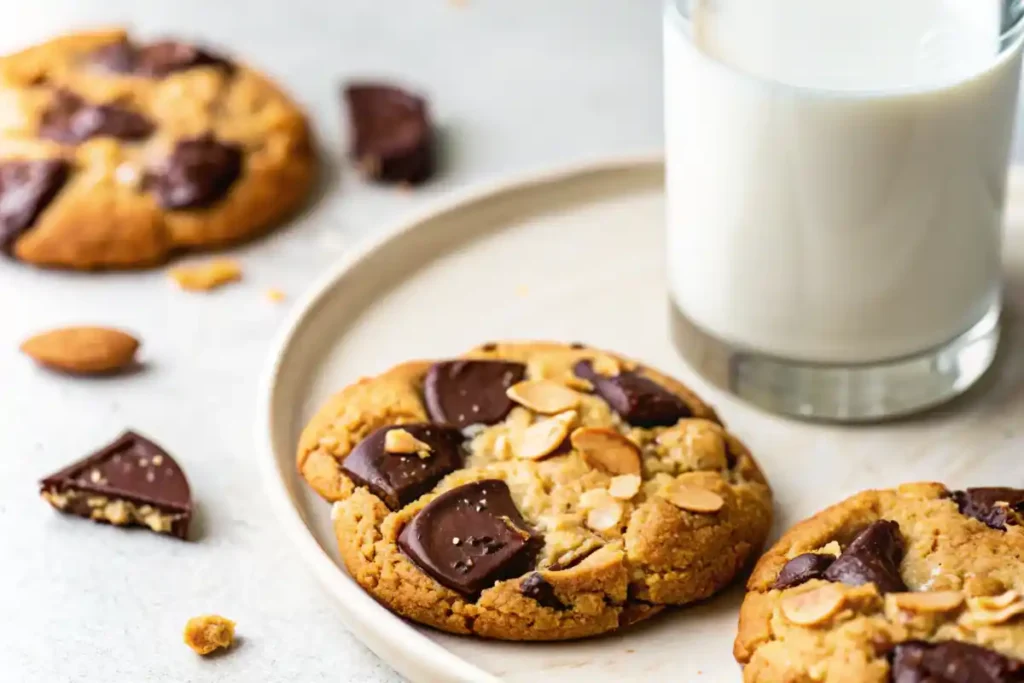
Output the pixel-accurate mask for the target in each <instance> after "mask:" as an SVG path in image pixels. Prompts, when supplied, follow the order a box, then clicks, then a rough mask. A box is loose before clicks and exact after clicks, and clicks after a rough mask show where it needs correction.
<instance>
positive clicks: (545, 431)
mask: <svg viewBox="0 0 1024 683" xmlns="http://www.w3.org/2000/svg"><path fill="white" fill-rule="evenodd" d="M570 413H571V414H570ZM575 420H576V413H575V411H571V410H570V411H567V412H565V413H559V414H558V415H555V416H554V417H549V418H547V419H544V420H541V421H540V422H535V423H534V424H532V425H530V426H529V427H527V428H526V431H525V432H523V437H522V438H521V439H520V440H519V443H518V444H517V445H516V448H515V452H516V457H517V458H523V459H525V460H540V459H541V458H544V457H547V456H548V455H551V454H552V453H553V452H554V451H555V449H556V448H558V447H559V446H560V445H562V442H563V441H565V437H566V435H567V434H568V433H569V428H570V426H571V425H572V422H573V421H575Z"/></svg>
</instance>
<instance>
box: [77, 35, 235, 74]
mask: <svg viewBox="0 0 1024 683" xmlns="http://www.w3.org/2000/svg"><path fill="white" fill-rule="evenodd" d="M92 61H93V62H94V63H96V64H99V65H100V66H102V67H104V68H105V69H107V70H108V71H113V72H115V73H121V74H132V75H135V76H148V77H150V78H163V77H164V76H167V75H169V74H172V73H174V72H175V71H184V70H186V69H192V68H195V67H199V66H218V67H221V68H224V69H226V70H228V71H230V70H231V69H233V68H234V67H233V66H232V64H231V62H229V61H228V60H226V59H225V58H224V57H221V56H220V55H218V54H216V53H214V52H210V51H209V50H206V49H203V48H199V47H196V46H195V45H189V44H187V43H179V42H177V41H174V40H161V41H158V42H155V43H149V44H146V45H136V44H135V43H132V42H130V41H127V40H125V41H121V42H118V43H114V44H112V45H107V46H105V47H102V48H100V49H99V50H96V51H95V52H94V53H93V54H92Z"/></svg>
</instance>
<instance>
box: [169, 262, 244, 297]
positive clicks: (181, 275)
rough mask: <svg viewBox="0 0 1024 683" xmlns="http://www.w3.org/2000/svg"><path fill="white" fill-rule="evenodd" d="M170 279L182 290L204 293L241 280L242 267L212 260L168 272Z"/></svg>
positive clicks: (236, 263)
mask: <svg viewBox="0 0 1024 683" xmlns="http://www.w3.org/2000/svg"><path fill="white" fill-rule="evenodd" d="M170 276H171V279H172V280H174V281H175V282H176V283H178V286H179V287H181V288H182V289H186V290H189V291H200V292H206V291H209V290H211V289H216V288H217V287H220V286H222V285H226V284H228V283H229V282H235V281H237V280H241V279H242V267H241V266H240V265H238V262H237V261H234V260H232V259H214V260H213V261H207V262H206V263H199V264H196V265H191V266H178V267H177V268H172V269H171V271H170Z"/></svg>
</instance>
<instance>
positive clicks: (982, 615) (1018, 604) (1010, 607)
mask: <svg viewBox="0 0 1024 683" xmlns="http://www.w3.org/2000/svg"><path fill="white" fill-rule="evenodd" d="M1020 598H1021V596H1020V594H1019V593H1018V592H1017V591H1014V590H1009V591H1006V592H1005V593H1003V594H1001V595H996V596H991V597H989V596H981V597H977V598H968V599H967V607H968V608H969V611H968V612H967V613H965V614H964V615H963V616H962V617H961V619H960V622H961V624H962V625H964V626H967V627H968V628H975V627H979V626H992V625H994V624H1004V623H1006V622H1007V621H1010V620H1011V619H1013V618H1014V617H1016V616H1019V615H1020V614H1024V601H1022V600H1021V599H1020Z"/></svg>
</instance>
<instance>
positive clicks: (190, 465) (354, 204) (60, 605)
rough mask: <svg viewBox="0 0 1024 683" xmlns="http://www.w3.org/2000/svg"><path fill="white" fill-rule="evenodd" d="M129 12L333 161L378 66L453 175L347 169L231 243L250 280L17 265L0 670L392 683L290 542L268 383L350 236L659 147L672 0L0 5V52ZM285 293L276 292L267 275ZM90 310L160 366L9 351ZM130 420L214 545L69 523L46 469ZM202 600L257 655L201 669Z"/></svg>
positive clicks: (1, 272) (1, 423)
mask: <svg viewBox="0 0 1024 683" xmlns="http://www.w3.org/2000/svg"><path fill="white" fill-rule="evenodd" d="M111 23H129V24H131V25H133V26H135V27H136V28H137V29H139V30H140V31H142V32H145V33H148V34H151V35H153V34H159V33H176V34H183V35H189V36H196V37H201V38H203V39H206V40H208V41H210V42H212V43H219V44H222V45H224V46H226V47H228V48H229V49H230V50H231V51H232V52H235V53H237V54H239V55H242V56H243V57H244V58H245V59H247V60H248V61H250V62H252V63H254V64H255V65H257V66H258V67H260V68H262V69H263V70H265V71H266V72H268V73H270V74H272V75H274V76H276V77H278V78H279V79H280V80H281V81H282V82H283V83H284V84H285V85H286V86H287V87H288V88H290V89H291V91H292V92H293V93H294V95H295V97H296V98H297V99H298V100H299V102H301V103H302V104H303V105H304V106H305V107H306V108H308V110H309V111H310V112H311V114H312V117H313V119H314V123H315V126H316V128H317V131H318V134H319V136H320V139H321V141H322V143H323V146H324V149H325V151H326V155H327V156H328V157H329V158H330V160H331V161H332V163H333V165H334V167H335V169H336V168H337V167H338V166H339V163H338V162H339V159H340V156H341V149H342V133H341V125H340V121H339V109H338V106H337V100H336V86H337V84H338V83H340V82H342V81H344V80H345V79H347V78H350V77H367V76H373V75H380V76H385V77H389V78H395V79H398V80H399V81H401V82H405V83H408V84H410V85H412V86H415V87H417V88H419V89H421V90H423V91H424V92H426V93H427V94H428V95H429V96H430V97H431V99H432V101H433V103H434V106H435V110H436V114H437V117H438V119H439V120H440V121H441V123H442V124H443V126H444V131H445V143H446V144H445V148H446V151H447V159H446V162H445V169H444V172H443V174H442V176H441V177H440V178H439V179H438V180H437V182H435V183H433V184H431V185H430V186H428V187H427V188H425V189H423V190H421V191H417V192H415V193H411V194H403V193H399V192H394V191H390V190H382V189H376V188H370V187H367V186H365V185H364V184H362V183H361V182H360V181H359V180H358V178H357V177H356V176H355V175H354V174H353V173H352V172H351V171H350V170H348V169H345V170H343V171H342V172H341V173H340V174H338V173H334V172H332V173H331V174H330V176H329V177H328V180H327V182H326V183H325V196H324V197H323V198H322V199H321V201H320V202H319V203H317V204H316V205H315V206H314V207H313V208H312V209H311V211H310V212H308V214H307V215H305V216H304V217H303V218H302V219H301V220H299V221H297V222H296V223H295V224H294V225H292V226H290V227H289V228H287V229H284V230H282V231H280V232H279V233H277V234H275V235H274V236H272V237H270V238H268V239H265V240H262V241H260V242H258V243H255V244H252V245H249V246H247V247H245V248H243V249H241V250H240V251H239V252H238V256H239V258H240V259H241V261H242V262H243V264H244V267H245V277H246V279H245V281H244V282H243V283H242V284H241V285H238V286H234V287H231V288H228V289H224V290H222V291H220V292H217V293H214V294H212V295H207V296H203V295H194V294H192V295H190V294H186V293H183V292H180V291H177V290H176V289H175V288H174V287H173V286H171V284H170V283H169V282H168V281H167V278H166V275H165V274H164V273H163V272H162V271H160V270H157V271H154V272H150V273H136V274H113V275H101V276H96V275H90V276H82V275H74V274H67V273H47V272H39V271H35V270H31V269H28V268H23V267H19V266H15V265H12V264H10V263H0V315H2V317H0V321H2V322H0V681H12V682H22V681H25V682H28V681H32V682H36V681H38V682H40V683H50V682H57V681H90V682H91V681H97V682H99V681H102V682H104V683H136V682H139V681H168V682H174V683H182V682H186V681H196V682H199V681H227V680H230V681H245V682H247V683H248V682H258V681H321V680H323V681H328V680H329V681H333V682H343V681H394V680H397V677H396V676H395V674H394V673H393V672H391V671H390V669H389V668H388V667H387V665H386V664H384V663H382V662H380V661H379V660H377V659H376V658H375V657H374V656H373V655H372V654H370V653H369V652H368V651H367V650H366V649H365V648H363V647H362V646H361V645H360V644H359V643H358V642H356V641H355V640H354V639H353V638H352V637H351V636H350V635H349V634H348V633H347V632H346V631H345V629H344V628H343V627H342V625H341V621H340V619H339V618H338V615H337V613H336V611H335V607H334V605H333V604H332V603H331V600H330V599H329V598H328V597H327V595H326V594H325V593H324V592H322V591H321V590H320V588H319V586H318V585H317V584H315V583H314V582H313V580H312V578H311V577H310V576H309V575H308V574H307V573H306V571H305V569H304V568H303V567H302V566H301V565H300V564H299V562H298V560H297V559H296V558H295V557H294V556H293V554H292V552H291V545H290V541H288V539H286V538H284V537H283V535H282V533H281V531H280V530H279V529H278V527H277V525H276V523H275V521H274V519H272V517H271V515H270V513H269V511H268V510H267V509H266V507H265V506H264V504H263V503H262V498H263V496H262V488H261V483H260V481H259V480H258V478H257V475H256V473H255V472H254V470H253V468H252V466H251V462H252V457H253V456H252V450H253V428H252V424H253V411H254V406H255V399H256V395H255V392H256V384H257V378H258V375H259V373H260V372H261V370H262V367H263V364H264V361H265V359H266V355H267V352H268V349H269V343H270V340H271V338H272V336H273V335H274V333H275V332H276V330H277V327H278V325H279V323H280V322H281V320H282V318H283V316H284V315H285V313H286V311H287V309H288V307H289V305H291V302H293V301H294V300H295V297H296V296H297V295H298V294H299V293H301V292H302V291H303V290H304V289H305V288H306V287H307V286H308V285H309V284H310V283H311V281H312V280H313V279H314V278H315V277H316V276H317V275H318V274H319V273H320V272H321V271H323V269H324V268H325V267H327V266H328V265H329V264H331V263H333V262H335V261H336V260H337V259H338V258H339V257H340V256H341V255H342V254H343V253H344V251H345V249H346V248H348V247H349V246H351V245H352V244H354V243H355V242H357V241H358V240H359V239H361V238H364V237H366V236H368V235H371V234H372V233H373V232H374V231H375V230H379V229H380V228H381V227H382V226H384V225H386V224H387V223H388V222H389V221H391V220H394V219H395V218H396V217H398V216H399V215H401V214H402V213H403V212H407V211H410V210H412V209H414V208H415V207H416V206H418V205H420V204H422V203H424V202H427V201H429V200H430V199H431V198H434V197H436V196H437V195H439V194H441V193H443V192H445V191H446V190H448V189H450V188H452V187H456V186H461V185H464V184H466V183H471V182H476V181H481V180H484V179H486V178H491V177H495V176H499V175H503V174H507V173H511V172H517V171H525V170H528V169H534V168H537V169H540V168H544V167H546V166H550V165H553V164H562V163H567V162H570V161H575V160H583V159H591V158H593V159H597V158H600V157H603V156H607V155H615V154H620V153H630V152H645V151H652V150H656V149H657V148H658V147H659V145H660V142H661V112H660V106H661V100H660V92H659V90H660V78H661V76H660V63H659V62H660V25H659V3H658V2H657V0H644V1H640V0H516V2H502V1H500V0H469V1H468V3H466V5H465V6H464V7H455V6H454V5H451V4H448V3H447V2H445V0H401V1H399V0H394V1H392V2H382V1H381V0H281V1H277V2H275V1H274V0H251V1H249V2H242V1H241V0H238V1H232V0H174V1H163V2H155V1H152V0H31V2H14V0H6V1H0V50H2V51H8V50H10V49H14V48H17V47H20V46H22V45H25V44H28V43H31V42H33V41H34V40H37V39H41V38H43V37H45V36H47V35H49V34H52V33H54V32H58V31H61V30H62V29H66V28H71V27H76V26H84V25H102V24H111ZM269 287H276V288H280V289H282V290H284V291H286V292H287V293H288V294H289V295H290V297H291V298H290V300H289V302H287V303H285V304H272V303H270V302H268V301H267V300H266V299H265V297H264V291H265V289H267V288H269ZM76 322H88V323H102V324H111V325H116V326H122V327H125V328H127V329H130V330H134V331H136V332H137V333H138V334H139V335H140V336H141V337H142V338H143V339H144V342H145V346H144V358H145V360H146V362H147V366H148V367H147V370H146V371H145V372H144V373H141V374H139V375H135V376H132V377H128V378H121V379H107V380H99V381H74V380H71V379H67V378H62V377H58V376H55V375H51V374H47V373H44V372H41V371H39V370H37V369H36V368H34V367H33V366H32V365H31V364H30V363H28V362H26V359H24V358H23V357H21V356H20V355H19V354H18V353H17V351H16V349H17V345H18V343H19V342H20V341H21V340H22V339H23V338H24V337H26V336H27V335H29V334H30V333H32V332H35V331H37V330H40V329H44V328H48V327H51V326H59V325H65V324H72V323H76ZM128 426H131V427H134V428H136V429H138V430H140V431H142V432H143V433H146V434H148V435H150V436H152V437H153V438H155V439H156V440H157V441H159V442H160V443H162V444H163V445H164V446H165V447H166V448H167V449H168V450H170V451H171V452H172V453H173V454H174V455H175V457H176V458H178V460H179V461H180V462H181V464H182V466H183V467H184V468H185V470H186V471H187V472H188V475H189V477H190V479H191V482H192V485H193V493H194V496H195V498H196V500H197V501H198V502H199V505H200V512H199V517H198V519H197V524H196V527H197V531H198V532H199V533H198V535H199V537H200V538H199V541H198V542H197V543H190V544H183V543H178V542H175V541H173V540H170V539H166V538H161V537H157V536H155V535H152V534H148V533H144V532H138V533H128V532H124V531H119V530H115V529H111V528H109V527H103V526H99V525H93V524H90V523H87V522H84V521H78V520H73V519H69V518H66V517H62V516H59V515H57V514H55V513H54V512H53V511H52V510H50V509H49V508H48V506H46V505H45V504H44V503H42V502H41V501H39V500H38V498H37V495H36V481H37V480H38V478H39V477H40V476H42V475H45V474H47V473H49V472H50V471H52V470H55V469H57V468H59V467H61V466H63V465H64V464H66V463H67V462H69V461H71V460H73V459H75V458H77V457H79V456H81V455H83V454H85V453H86V452H88V451H90V450H92V449H94V448H95V447H98V446H100V445H102V444H103V443H105V442H106V441H108V440H110V439H111V438H112V437H114V436H115V435H116V434H118V433H119V432H120V431H121V430H122V429H124V428H125V427H128ZM208 611H214V612H220V613H223V614H225V615H227V616H229V617H231V618H233V619H235V620H237V622H238V625H239V626H238V629H239V634H240V636H241V639H242V640H241V645H240V647H239V648H238V649H237V651H235V652H232V653H231V654H230V655H228V656H225V657H219V658H214V659H210V660H200V659H199V658H198V657H196V656H195V655H193V654H192V653H191V652H190V651H189V650H188V649H187V648H186V647H185V646H184V645H182V644H181V643H180V638H181V635H180V634H181V628H182V626H183V625H184V622H185V621H186V619H187V618H188V617H190V616H193V615H195V614H200V613H204V612H208Z"/></svg>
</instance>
